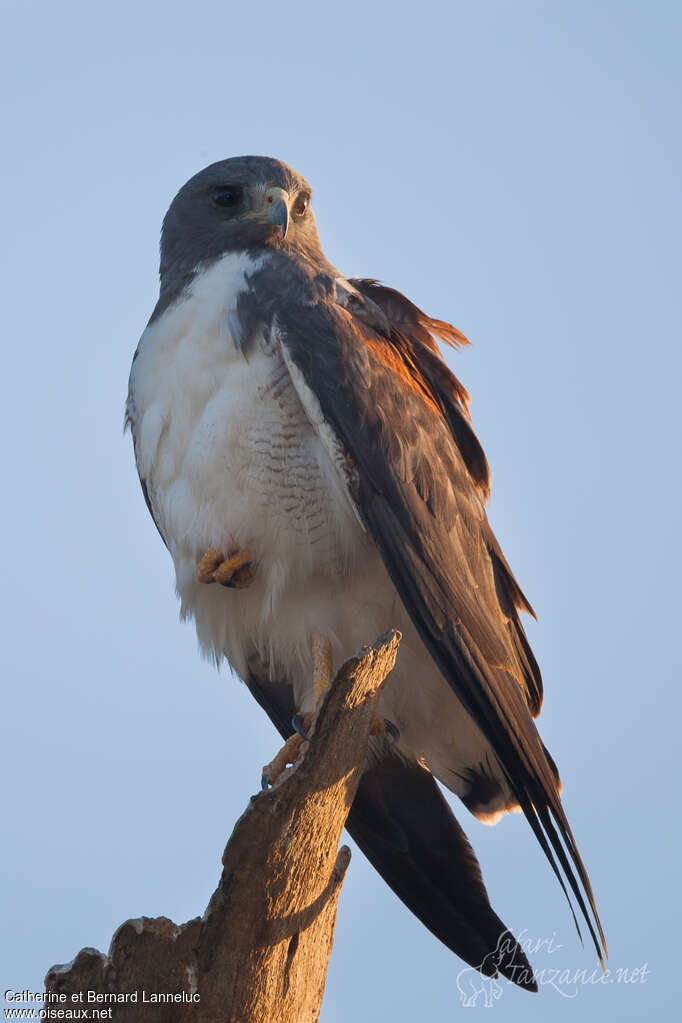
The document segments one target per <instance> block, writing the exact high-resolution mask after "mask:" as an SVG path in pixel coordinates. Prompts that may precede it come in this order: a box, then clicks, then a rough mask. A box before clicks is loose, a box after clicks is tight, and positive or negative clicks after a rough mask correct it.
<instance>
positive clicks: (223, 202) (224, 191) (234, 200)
mask: <svg viewBox="0 0 682 1023" xmlns="http://www.w3.org/2000/svg"><path fill="white" fill-rule="evenodd" d="M212 199H213V202H214V203H215V204H216V206H223V207H228V208H229V207H231V206H238V205H239V203H240V202H241V201H242V190H241V188H239V187H238V186H237V185H226V186H224V187H223V188H216V190H215V191H214V193H213V196H212Z"/></svg>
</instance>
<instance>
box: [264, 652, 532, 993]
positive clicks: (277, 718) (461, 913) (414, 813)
mask: <svg viewBox="0 0 682 1023" xmlns="http://www.w3.org/2000/svg"><path fill="white" fill-rule="evenodd" d="M247 685H248V687H249V689H250V690H251V694H252V695H253V696H254V697H255V699H256V700H257V701H258V703H259V704H260V705H261V707H262V708H263V710H264V711H265V712H266V713H267V715H268V716H269V718H270V720H271V721H272V723H273V724H274V726H275V727H276V728H277V729H278V731H279V732H280V734H281V735H282V738H284V739H288V737H289V736H290V735H291V734H292V732H293V728H292V726H291V719H292V717H293V715H294V714H295V712H296V707H295V704H294V697H293V691H292V689H291V687H290V686H288V685H286V684H284V683H282V682H271V681H269V680H268V678H267V674H266V673H265V672H263V673H261V672H260V671H258V672H257V673H256V672H254V673H253V674H252V675H251V677H250V678H249V679H248V681H247ZM346 828H347V830H348V832H349V833H350V835H351V836H352V838H353V839H354V840H355V842H357V844H358V845H359V847H360V848H361V849H362V851H363V853H364V854H365V856H366V857H367V859H368V860H369V861H370V863H371V864H372V866H374V867H375V868H376V869H377V870H378V871H379V873H380V874H381V876H382V877H383V879H384V880H385V881H386V883H387V884H389V885H390V887H391V888H392V889H393V891H394V892H395V893H396V895H397V896H398V897H399V898H400V899H402V901H403V902H404V903H405V905H406V906H407V907H408V909H411V910H412V912H413V913H414V914H415V916H417V917H418V918H419V920H421V922H422V923H423V924H424V925H425V926H426V927H428V929H429V930H430V931H431V933H432V934H435V936H436V937H437V938H439V939H440V940H441V941H442V942H443V944H444V945H446V946H447V947H448V948H449V949H450V950H451V951H452V952H454V953H455V954H456V955H458V956H460V958H462V959H463V960H464V961H465V962H466V963H468V964H469V965H470V966H473V967H475V968H476V969H478V970H480V971H481V973H484V974H485V975H486V976H489V977H495V976H497V974H498V973H501V974H502V976H503V977H506V978H507V979H508V980H510V981H513V983H514V984H518V986H519V987H522V988H525V989H526V990H527V991H537V984H536V982H535V979H534V977H533V969H532V967H531V965H530V963H529V962H528V960H527V959H526V956H525V954H524V952H523V950H522V949H521V946H520V945H519V944H518V942H517V941H516V939H515V938H514V937H513V936H512V934H511V933H510V932H509V931H508V930H507V928H506V927H505V925H504V924H503V923H502V921H501V920H500V918H499V916H498V915H497V914H496V913H495V912H494V910H493V908H492V906H491V905H490V900H489V899H488V893H487V892H486V890H485V885H484V884H483V878H482V877H481V868H480V867H479V865H478V860H477V859H476V856H475V854H474V851H473V849H472V848H471V846H470V845H469V842H468V840H467V837H466V835H465V834H464V832H463V831H462V828H461V827H460V825H459V824H458V822H457V820H456V818H455V815H454V814H453V812H452V810H451V809H450V807H449V805H448V803H447V802H446V800H445V797H444V796H443V794H442V792H441V791H440V789H439V788H438V785H437V783H436V780H435V778H434V777H433V775H431V774H430V773H429V772H428V771H426V770H425V769H424V768H422V767H419V766H418V765H417V764H415V763H413V762H410V761H407V760H405V759H404V758H403V757H402V756H401V755H400V754H399V753H397V752H396V751H395V750H394V749H393V748H392V747H391V746H390V745H389V744H388V743H386V742H385V741H383V740H378V739H376V740H373V750H372V756H371V760H370V763H369V764H368V766H367V768H366V770H365V773H364V774H363V776H362V779H361V781H360V785H359V787H358V791H357V793H356V796H355V800H354V802H353V806H352V807H351V811H350V814H349V816H348V820H347V822H346Z"/></svg>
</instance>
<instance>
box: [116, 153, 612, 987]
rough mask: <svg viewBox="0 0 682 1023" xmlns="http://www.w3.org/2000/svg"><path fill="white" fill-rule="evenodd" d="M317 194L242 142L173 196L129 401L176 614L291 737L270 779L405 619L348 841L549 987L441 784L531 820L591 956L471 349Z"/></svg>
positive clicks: (578, 868)
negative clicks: (388, 278)
mask: <svg viewBox="0 0 682 1023" xmlns="http://www.w3.org/2000/svg"><path fill="white" fill-rule="evenodd" d="M310 200H311V189H310V186H309V185H308V183H307V182H306V181H305V179H304V178H302V177H301V176H300V175H299V174H297V173H296V172H295V171H293V170H292V169H291V168H290V167H288V166H287V165H286V164H284V163H281V162H280V161H279V160H275V159H271V158H266V157H255V156H247V157H238V158H233V159H228V160H222V161H220V162H218V163H214V164H212V165H211V166H209V167H207V168H205V169H204V170H202V171H200V172H199V173H198V174H196V175H195V176H194V177H192V178H191V179H190V180H189V181H188V182H187V183H186V184H185V185H184V186H183V187H182V188H181V189H180V191H179V192H178V194H177V196H176V197H175V199H174V200H173V202H172V203H171V206H170V208H169V210H168V212H167V214H166V217H165V219H164V222H163V230H162V235H161V265H160V294H159V300H158V302H157V304H156V307H155V309H154V311H153V313H152V316H151V319H150V320H149V323H148V325H147V327H146V329H145V331H144V333H143V335H142V338H141V340H140V343H139V345H138V348H137V351H136V352H135V356H134V359H133V365H132V370H131V374H130V386H129V394H128V401H127V408H126V419H127V423H128V425H129V426H130V429H131V431H132V437H133V442H134V450H135V459H136V463H137V469H138V473H139V477H140V481H141V483H142V490H143V493H144V497H145V500H146V502H147V506H148V508H149V511H150V512H151V514H152V517H153V519H154V522H155V523H156V526H157V528H158V531H159V533H160V534H161V537H162V539H163V541H164V543H165V544H166V546H167V548H168V550H169V552H170V554H171V557H172V559H173V563H174V566H175V574H176V582H177V591H178V594H179V597H180V600H181V607H182V612H181V613H182V616H183V618H191V619H193V620H194V622H195V624H196V630H197V634H198V638H199V642H200V645H201V647H202V649H203V650H204V651H205V652H206V653H208V654H209V655H210V656H212V657H213V658H214V659H215V660H216V662H220V661H221V660H222V659H227V661H228V662H229V664H230V666H231V667H232V668H233V670H234V671H235V672H236V673H237V675H239V676H240V677H241V678H242V679H243V680H244V682H245V683H246V685H247V686H248V687H249V689H250V690H251V692H252V694H253V695H254V697H255V698H256V700H257V701H258V702H259V703H260V704H261V706H262V707H263V708H264V709H265V711H266V712H267V713H268V715H269V716H270V718H271V719H272V721H273V722H274V724H275V725H276V727H277V728H278V729H279V731H280V732H281V734H282V736H283V737H284V738H285V739H287V742H286V745H285V747H284V750H283V751H282V753H281V754H279V755H278V756H277V757H275V759H274V760H273V762H272V763H271V764H270V765H268V767H267V768H266V769H265V772H264V780H265V784H266V785H267V784H269V783H271V782H272V781H274V780H275V778H276V777H277V775H278V774H279V773H280V772H281V771H282V769H283V767H284V766H285V764H286V763H288V762H292V761H293V760H294V759H295V757H296V753H297V750H298V748H299V746H300V744H301V742H302V741H303V737H304V736H305V735H306V734H307V730H308V728H309V727H310V720H311V714H312V712H313V711H314V709H315V705H316V703H317V700H318V699H319V696H320V694H321V693H322V692H323V691H324V689H325V687H326V686H327V685H328V684H329V682H330V680H331V678H332V677H333V672H334V669H335V667H336V668H338V667H339V666H340V664H341V663H342V662H343V661H344V660H345V659H346V658H347V657H349V656H351V655H352V654H353V653H354V652H355V651H356V650H358V649H359V648H360V647H362V645H363V644H364V643H366V642H367V641H368V640H371V639H373V638H374V637H376V636H378V635H380V634H381V633H383V632H385V631H386V630H388V629H389V628H397V629H399V630H400V632H401V633H402V636H403V639H402V642H401V645H400V650H399V654H398V660H397V664H396V667H395V669H394V671H393V672H392V674H391V676H390V678H389V679H388V681H387V683H386V685H385V686H384V689H383V692H382V696H381V706H380V712H381V717H380V718H379V719H378V720H377V722H376V723H375V726H374V727H373V733H374V734H373V735H372V738H371V739H370V749H369V751H368V756H367V762H366V767H365V770H364V774H363V778H362V781H361V783H360V787H359V789H358V793H357V796H356V799H355V802H354V804H353V807H352V809H351V813H350V816H349V818H348V824H347V826H348V830H349V832H350V834H351V835H352V836H353V838H354V839H355V841H356V842H357V843H358V845H359V846H360V848H361V849H362V850H363V851H364V852H365V854H366V855H367V856H368V858H369V859H370V861H371V862H372V863H373V864H374V866H375V867H376V868H377V870H378V871H379V873H380V874H382V876H383V877H384V878H385V880H386V881H387V882H388V884H389V885H390V886H391V888H393V890H394V891H395V892H396V893H397V894H398V895H399V896H400V898H401V899H402V900H403V901H404V902H405V903H406V904H407V906H409V908H410V909H411V910H412V911H413V912H414V913H415V914H416V915H417V916H418V917H419V919H420V920H422V921H423V923H424V924H425V925H426V926H427V927H428V928H430V930H431V931H432V932H433V933H434V934H435V935H436V936H437V937H438V938H440V939H441V941H443V942H444V943H445V944H446V945H447V946H448V947H449V948H450V949H452V950H453V951H454V952H455V953H457V954H458V955H459V956H461V957H462V958H463V959H464V960H466V962H468V963H470V964H471V965H472V966H475V967H477V968H479V969H481V970H483V971H484V972H485V973H488V974H491V975H496V974H497V972H498V971H499V972H500V973H502V974H503V975H504V976H507V977H508V978H509V979H510V980H513V981H515V982H516V983H517V984H519V985H520V986H522V987H525V988H527V989H529V990H535V989H536V985H535V981H534V979H533V975H532V971H531V969H530V967H529V965H528V963H527V961H526V959H525V956H524V954H523V952H522V950H521V949H520V948H519V947H518V945H517V944H516V942H515V941H514V939H513V938H511V939H510V937H509V935H508V932H507V931H506V928H505V926H504V924H503V923H502V921H501V920H500V918H499V917H498V916H497V915H496V913H495V912H494V910H493V909H492V907H491V905H490V902H489V900H488V896H487V893H486V889H485V886H484V884H483V880H482V877H481V873H480V869H479V866H478V862H477V860H476V857H475V855H474V852H473V850H472V849H471V846H470V845H469V843H468V840H467V838H466V836H465V834H464V832H463V830H462V828H461V827H460V825H459V823H458V821H457V820H456V818H455V816H454V814H453V813H452V811H451V809H450V807H449V804H448V803H447V802H446V800H445V798H444V796H443V794H442V792H441V790H440V788H439V787H438V785H437V781H438V782H440V783H441V784H442V785H443V786H445V787H446V788H447V789H449V790H450V791H451V792H453V793H455V794H456V795H457V796H459V798H460V799H461V801H462V802H463V803H464V805H465V806H466V807H467V809H468V810H469V811H471V813H472V814H474V815H475V816H476V817H477V818H478V819H479V820H481V821H484V822H486V823H488V824H492V823H495V822H496V821H497V820H498V818H499V817H500V816H502V815H503V814H505V813H507V812H509V811H512V810H521V811H522V812H523V813H524V814H525V816H526V818H527V820H528V823H529V824H530V827H531V828H532V829H533V832H534V833H535V835H536V837H537V840H538V841H539V843H540V845H541V847H542V849H543V851H544V853H545V855H546V856H547V858H548V860H549V862H550V864H551V866H552V869H553V870H554V872H555V873H556V875H557V877H558V879H559V881H560V883H561V886H562V888H563V889H564V892H565V893H566V895H567V897H568V890H569V889H570V890H571V891H572V893H573V895H574V897H575V900H576V901H577V904H578V906H579V908H580V911H581V913H582V915H583V916H584V918H585V921H586V923H587V927H588V930H589V932H590V935H591V937H592V940H593V942H594V945H595V947H596V949H597V953H598V955H599V957H600V961H601V959H602V955H603V954H605V951H606V950H605V944H604V936H603V932H602V928H601V925H600V922H599V917H598V914H597V910H596V907H595V902H594V898H593V895H592V891H591V887H590V882H589V879H588V876H587V872H586V870H585V867H584V865H583V862H582V860H581V858H580V854H579V852H578V849H577V846H576V843H575V840H574V838H573V835H572V833H571V829H570V826H569V824H568V821H567V819H566V816H565V814H564V811H563V808H562V804H561V800H560V793H561V783H560V780H559V774H558V771H557V768H556V765H555V764H554V761H553V760H552V758H551V756H550V754H549V752H548V751H547V749H546V748H545V746H544V744H543V742H542V740H541V738H540V736H539V734H538V731H537V729H536V726H535V723H534V718H535V717H537V715H538V713H539V711H540V707H541V704H542V680H541V676H540V671H539V668H538V665H537V663H536V660H535V658H534V656H533V653H532V651H531V649H530V646H529V643H528V640H527V638H526V635H525V632H524V629H523V626H522V624H521V622H520V619H519V614H520V613H521V612H528V613H530V614H533V611H532V608H531V606H530V604H529V603H528V600H527V599H526V597H525V596H524V594H523V592H522V591H521V589H520V587H519V585H518V583H517V582H516V580H515V578H514V576H513V575H512V572H511V569H510V568H509V565H508V564H507V561H506V559H505V557H504V554H503V553H502V550H501V548H500V546H499V544H498V542H497V540H496V538H495V535H494V534H493V531H492V529H491V528H490V525H489V523H488V520H487V517H486V512H485V505H486V501H487V498H488V496H489V488H490V477H489V471H488V464H487V461H486V457H485V454H484V452H483V450H482V448H481V445H480V443H479V441H478V439H477V437H476V434H475V433H474V431H473V429H472V426H471V422H470V418H469V413H468V411H467V404H468V395H467V392H466V391H465V389H464V387H463V386H462V385H461V384H460V382H459V381H458V380H457V378H456V377H455V376H454V375H453V374H452V372H451V371H450V369H449V368H448V366H447V365H446V363H445V361H444V359H443V357H442V355H441V353H440V350H439V347H438V344H437V339H439V340H440V341H442V342H444V343H445V344H448V345H450V346H452V347H454V348H457V347H458V346H460V345H462V344H466V343H467V342H466V339H465V338H464V336H463V335H462V334H460V332H459V331H458V330H456V329H455V328H454V327H452V326H451V325H450V324H448V323H445V322H443V321H441V320H436V319H433V318H432V317H430V316H427V315H426V314H425V313H424V312H422V311H421V309H419V308H417V306H415V305H414V304H413V303H412V302H410V301H409V300H408V299H407V298H405V297H404V296H403V295H402V294H400V293H399V292H398V291H395V290H393V289H392V288H389V287H385V286H384V285H382V284H379V283H378V282H377V281H375V280H367V279H359V278H346V277H344V276H343V275H342V274H341V273H339V271H338V270H336V268H335V267H334V266H332V264H331V263H330V262H329V261H328V260H327V259H326V258H325V256H324V253H323V252H322V248H321V246H320V240H319V237H318V232H317V228H316V224H315V218H314V215H313V211H312V209H311V205H310ZM436 779H437V781H436ZM569 902H570V898H569ZM574 919H575V913H574ZM576 925H577V920H576ZM504 936H506V940H505V941H501V938H502V937H504Z"/></svg>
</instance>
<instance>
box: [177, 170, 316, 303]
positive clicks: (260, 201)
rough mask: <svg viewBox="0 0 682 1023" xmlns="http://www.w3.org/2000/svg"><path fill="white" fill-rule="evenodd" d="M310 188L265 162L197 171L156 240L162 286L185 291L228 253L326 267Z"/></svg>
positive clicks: (302, 180) (180, 193)
mask: <svg viewBox="0 0 682 1023" xmlns="http://www.w3.org/2000/svg"><path fill="white" fill-rule="evenodd" d="M311 194H312V193H311V188H310V185H309V184H308V182H307V181H306V180H305V178H302V177H301V175H300V174H297V173H296V171H294V170H292V169H291V167H287V165H286V164H285V163H282V162H281V161H280V160H274V159H272V158H271V157H268V156H237V157H233V158H232V159H230V160H220V161H219V162H218V163H212V164H211V165H210V166H209V167H206V168H205V169H204V170H202V171H199V173H198V174H195V175H194V177H193V178H190V179H189V181H188V182H187V184H185V185H183V186H182V188H181V189H180V191H179V192H178V194H177V195H176V197H175V199H173V202H172V203H171V205H170V208H169V210H168V213H167V214H166V216H165V218H164V221H163V230H162V232H161V267H160V273H161V286H162V292H163V290H164V287H166V286H168V285H170V284H171V281H170V280H169V279H168V278H172V279H173V283H174V284H175V283H176V282H178V281H179V280H180V279H184V281H185V283H186V281H187V279H188V277H191V275H192V274H193V273H194V271H195V269H196V267H197V266H200V265H202V264H206V263H209V262H212V261H214V260H215V259H217V258H219V257H220V256H222V255H223V254H224V253H226V252H231V251H245V250H246V251H250V252H252V253H254V254H256V253H258V252H262V251H263V250H264V249H284V250H290V251H293V252H296V253H298V254H300V255H302V256H305V257H307V258H308V259H310V260H312V261H314V262H316V261H322V262H324V261H325V260H324V256H323V254H322V250H321V248H320V240H319V237H318V234H317V226H316V224H315V217H314V216H313V212H312V210H311V208H310V197H311Z"/></svg>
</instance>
